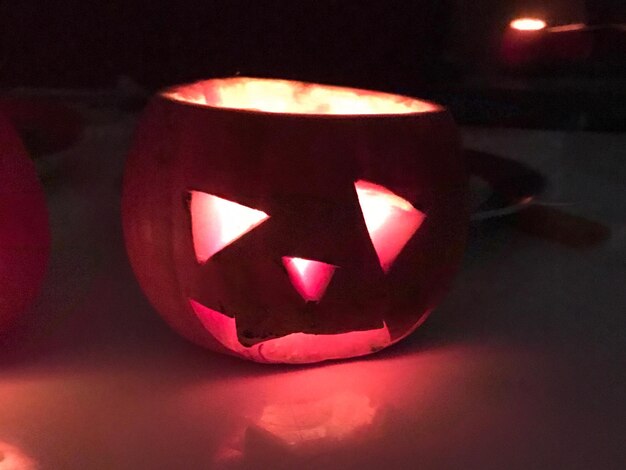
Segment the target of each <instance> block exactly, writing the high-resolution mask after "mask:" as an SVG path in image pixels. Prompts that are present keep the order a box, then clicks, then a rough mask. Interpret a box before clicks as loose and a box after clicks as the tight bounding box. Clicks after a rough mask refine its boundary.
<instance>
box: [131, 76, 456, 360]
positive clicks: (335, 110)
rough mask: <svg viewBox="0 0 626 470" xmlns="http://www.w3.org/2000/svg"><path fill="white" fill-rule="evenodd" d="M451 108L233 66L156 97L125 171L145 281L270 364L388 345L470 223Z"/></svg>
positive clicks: (191, 323)
mask: <svg viewBox="0 0 626 470" xmlns="http://www.w3.org/2000/svg"><path fill="white" fill-rule="evenodd" d="M465 183H466V176H465V173H464V168H463V164H462V159H461V155H460V152H459V145H458V138H457V131H456V128H455V126H454V123H453V121H452V119H451V118H450V116H449V115H448V113H447V112H446V111H445V110H444V109H442V108H441V107H439V106H437V105H435V104H431V103H427V102H423V101H419V100H416V99H411V98H406V97H401V96H396V95H389V94H384V93H377V92H371V91H364V90H355V89H347V88H340V87H331V86H324V85H316V84H306V83H300V82H291V81H283V80H269V79H251V78H242V77H237V78H230V79H215V80H207V81H203V82H199V83H196V84H192V85H186V86H180V87H176V88H173V89H170V90H167V91H165V92H163V93H161V94H159V95H158V96H156V97H155V98H154V99H153V100H152V102H151V103H150V104H149V106H148V109H147V110H146V112H145V115H144V117H143V119H142V121H141V123H140V125H139V129H138V132H137V135H136V140H135V143H134V146H133V149H132V150H131V154H130V156H129V158H128V161H127V166H126V170H125V179H124V196H123V208H122V211H123V222H124V232H125V237H126V244H127V249H128V253H129V257H130V260H131V263H132V266H133V268H134V271H135V273H136V275H137V277H138V279H139V282H140V284H141V286H142V287H143V290H144V291H145V292H146V294H147V296H148V297H149V299H150V300H151V302H152V303H153V304H154V305H155V307H156V308H157V310H159V311H160V312H161V314H162V315H163V316H164V317H165V319H166V320H167V322H168V323H169V324H170V325H171V326H172V327H173V328H174V329H176V330H177V331H179V332H180V333H181V334H182V335H184V336H185V337H187V338H189V339H190V340H192V341H194V342H196V343H198V344H200V345H203V346H206V347H209V348H212V349H217V350H220V351H225V352H228V353H231V354H235V355H238V356H242V357H245V358H248V359H251V360H254V361H259V362H287V363H304V362H316V361H322V360H326V359H338V358H346V357H353V356H359V355H364V354H368V353H372V352H375V351H378V350H380V349H382V348H384V347H386V346H389V345H390V344H392V343H394V342H396V341H398V340H399V339H401V338H403V337H404V336H406V335H407V334H409V333H410V332H411V331H413V330H414V329H415V328H416V327H417V326H418V325H419V323H420V322H421V321H422V320H423V319H425V317H426V315H427V314H428V313H429V312H430V310H431V309H432V308H433V307H434V305H435V304H436V303H437V301H438V300H439V299H440V298H441V296H442V294H443V293H444V291H445V290H446V288H447V285H448V283H449V281H450V280H451V277H452V275H453V273H454V272H455V270H456V268H457V265H458V262H459V259H460V257H461V254H462V251H463V245H464V238H465V232H466V225H467V209H466V198H465Z"/></svg>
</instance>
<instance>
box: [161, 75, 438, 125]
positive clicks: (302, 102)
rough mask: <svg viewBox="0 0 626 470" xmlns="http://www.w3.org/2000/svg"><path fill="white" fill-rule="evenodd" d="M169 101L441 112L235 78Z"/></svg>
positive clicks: (393, 98)
mask: <svg viewBox="0 0 626 470" xmlns="http://www.w3.org/2000/svg"><path fill="white" fill-rule="evenodd" d="M162 95H163V96H164V97H166V98H168V99H171V100H174V101H180V102H183V103H190V104H196V105H201V106H207V107H213V108H228V109H239V110H248V111H259V112H266V113H282V114H312V115H337V116H340V115H348V116H350V115H395V114H414V113H426V112H433V111H440V110H441V108H440V107H439V106H438V105H436V104H434V103H429V102H427V101H422V100H418V99H415V98H409V97H406V96H401V95H394V94H389V93H382V92H376V91H369V90H361V89H356V88H345V87H339V86H330V85H321V84H316V83H306V82H297V81H291V80H276V79H265V78H249V77H234V78H223V79H211V80H204V81H200V82H196V83H192V84H189V85H181V86H178V87H174V88H171V89H169V90H166V91H164V92H163V93H162Z"/></svg>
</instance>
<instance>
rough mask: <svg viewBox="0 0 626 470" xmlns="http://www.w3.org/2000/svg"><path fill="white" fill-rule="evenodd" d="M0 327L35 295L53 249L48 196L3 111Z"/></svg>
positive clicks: (0, 119) (0, 121)
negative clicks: (47, 205) (47, 207)
mask: <svg viewBox="0 0 626 470" xmlns="http://www.w3.org/2000/svg"><path fill="white" fill-rule="evenodd" d="M0 220H1V221H2V223H0V280H1V281H0V331H3V330H4V329H5V328H6V327H7V326H8V325H9V324H10V323H11V321H12V320H14V319H15V318H16V317H17V316H18V314H19V313H20V312H22V311H23V310H24V309H25V308H26V307H27V306H28V304H29V303H30V302H31V301H32V300H33V298H34V297H35V296H36V294H37V291H38V288H39V285H40V283H41V281H42V279H43V277H44V274H45V271H46V265H47V261H48V254H49V251H50V231H49V227H48V212H47V209H46V200H45V196H44V192H43V188H42V187H41V185H40V183H39V181H38V179H37V174H36V173H35V167H34V164H33V162H32V161H31V159H30V158H28V155H27V154H26V151H25V150H24V147H23V145H22V142H21V141H20V139H19V137H18V136H17V134H16V132H15V131H14V129H13V127H12V125H11V124H10V123H9V121H7V120H6V118H4V117H3V116H1V115H0Z"/></svg>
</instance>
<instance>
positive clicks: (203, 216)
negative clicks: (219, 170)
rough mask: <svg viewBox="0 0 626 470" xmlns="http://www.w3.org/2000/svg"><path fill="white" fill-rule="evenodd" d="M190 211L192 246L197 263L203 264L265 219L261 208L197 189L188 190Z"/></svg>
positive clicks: (265, 215)
mask: <svg viewBox="0 0 626 470" xmlns="http://www.w3.org/2000/svg"><path fill="white" fill-rule="evenodd" d="M190 211H191V230H192V236H193V247H194V251H195V253H196V259H197V260H198V262H199V263H205V262H206V261H207V260H208V259H209V258H210V257H211V256H213V255H214V254H215V253H217V252H218V251H220V250H222V249H223V248H224V247H226V246H228V245H230V244H231V243H233V242H234V241H235V240H237V239H239V238H241V237H242V236H243V235H245V234H246V233H248V232H249V231H250V230H252V229H254V228H255V227H257V226H258V225H260V224H262V223H263V222H265V221H266V220H267V219H268V218H269V215H267V214H266V213H265V212H263V211H259V210H256V209H252V208H250V207H246V206H243V205H241V204H237V203H236V202H232V201H228V200H226V199H222V198H221V197H217V196H213V195H211V194H207V193H203V192H201V191H191V203H190Z"/></svg>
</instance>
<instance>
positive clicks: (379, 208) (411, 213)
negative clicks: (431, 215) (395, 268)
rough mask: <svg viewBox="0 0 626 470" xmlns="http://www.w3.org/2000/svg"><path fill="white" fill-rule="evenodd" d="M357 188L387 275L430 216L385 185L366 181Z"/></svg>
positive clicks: (367, 222)
mask: <svg viewBox="0 0 626 470" xmlns="http://www.w3.org/2000/svg"><path fill="white" fill-rule="evenodd" d="M354 186H355V188H356V193H357V196H358V198H359V204H360V205H361V211H362V213H363V218H364V219H365V225H366V227H367V231H368V232H369V235H370V239H371V240H372V244H373V245H374V249H375V250H376V254H377V255H378V260H379V261H380V266H381V267H382V268H383V270H384V271H385V272H387V271H389V269H390V268H391V265H392V264H393V262H394V261H395V260H396V258H397V257H398V255H399V254H400V252H401V251H402V249H403V248H404V246H405V245H406V244H407V242H408V241H409V240H410V239H411V237H412V236H413V235H414V234H415V232H416V231H417V229H419V228H420V226H421V225H422V222H424V219H425V218H426V215H425V214H424V213H422V212H420V211H418V210H417V209H416V208H415V207H413V206H412V205H411V203H410V202H409V201H407V200H406V199H403V198H401V197H400V196H398V195H397V194H394V193H393V192H392V191H390V190H388V189H387V188H385V187H384V186H381V185H378V184H374V183H370V182H368V181H363V180H359V181H357V182H356V183H355V184H354Z"/></svg>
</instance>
